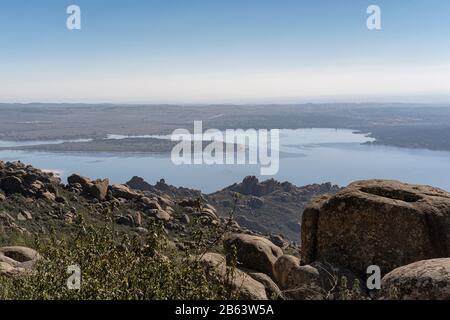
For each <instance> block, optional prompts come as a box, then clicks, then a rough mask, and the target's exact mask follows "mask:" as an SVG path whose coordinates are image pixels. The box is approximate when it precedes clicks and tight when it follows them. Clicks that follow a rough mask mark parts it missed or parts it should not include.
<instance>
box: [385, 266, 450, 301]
mask: <svg viewBox="0 0 450 320" xmlns="http://www.w3.org/2000/svg"><path fill="white" fill-rule="evenodd" d="M381 289H382V296H383V298H385V299H402V300H450V258H446V259H431V260H423V261H418V262H415V263H412V264H409V265H406V266H403V267H400V268H397V269H395V270H393V271H391V272H389V273H388V274H387V275H386V276H385V277H384V278H383V280H382V283H381Z"/></svg>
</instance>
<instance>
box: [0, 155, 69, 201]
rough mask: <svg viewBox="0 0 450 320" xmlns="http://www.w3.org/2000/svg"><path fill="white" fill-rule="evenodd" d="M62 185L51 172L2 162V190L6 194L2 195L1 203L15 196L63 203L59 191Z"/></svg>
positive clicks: (0, 182) (0, 183) (0, 197)
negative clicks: (58, 187) (6, 198)
mask: <svg viewBox="0 0 450 320" xmlns="http://www.w3.org/2000/svg"><path fill="white" fill-rule="evenodd" d="M60 183H61V181H60V179H59V178H58V177H56V176H55V175H54V174H53V173H51V172H43V171H41V170H39V169H35V168H33V167H31V166H27V165H25V164H23V163H21V162H20V161H17V162H6V163H5V162H2V161H0V190H2V192H3V193H4V194H1V193H0V194H1V195H0V201H4V200H5V197H6V196H9V195H13V194H21V195H23V196H25V197H32V198H43V199H47V200H49V201H61V200H62V199H61V198H60V197H59V196H58V189H57V186H58V185H59V184H60Z"/></svg>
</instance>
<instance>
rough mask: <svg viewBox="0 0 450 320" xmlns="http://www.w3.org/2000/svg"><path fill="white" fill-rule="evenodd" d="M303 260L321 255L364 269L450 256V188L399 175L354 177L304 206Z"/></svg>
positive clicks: (385, 269)
mask: <svg viewBox="0 0 450 320" xmlns="http://www.w3.org/2000/svg"><path fill="white" fill-rule="evenodd" d="M301 242H302V244H301V247H302V248H301V263H302V264H310V263H312V262H314V261H316V260H319V261H327V262H330V263H332V264H333V265H339V266H342V267H346V268H348V269H350V270H352V271H355V272H357V273H359V274H363V273H365V272H366V270H367V267H368V266H370V265H378V266H379V267H380V268H381V270H382V272H383V273H387V272H389V271H391V270H393V269H395V268H397V267H400V266H403V265H406V264H409V263H412V262H414V261H419V260H425V259H432V258H440V257H449V256H450V193H448V192H445V191H443V190H440V189H437V188H433V187H428V186H417V185H409V184H404V183H400V182H397V181H385V180H370V181H358V182H355V183H352V184H351V185H349V186H348V187H347V188H345V189H344V190H342V191H340V192H339V193H337V194H336V195H335V196H331V197H330V196H325V197H321V198H318V199H316V200H315V201H313V202H312V203H311V204H310V205H309V206H308V207H307V208H306V209H305V211H304V214H303V218H302V234H301Z"/></svg>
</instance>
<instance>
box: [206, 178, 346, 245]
mask: <svg viewBox="0 0 450 320" xmlns="http://www.w3.org/2000/svg"><path fill="white" fill-rule="evenodd" d="M339 190H340V188H339V187H338V186H335V185H332V184H331V183H324V184H311V185H307V186H301V187H298V186H295V185H293V184H291V183H289V182H278V181H276V180H273V179H270V180H266V181H259V180H258V179H257V178H256V177H246V178H245V179H244V180H243V181H242V182H241V183H235V184H233V185H231V186H229V187H227V188H225V189H223V190H220V191H217V192H214V193H213V194H210V195H208V196H206V198H207V200H208V202H209V203H210V204H212V205H214V206H215V207H216V208H217V210H218V212H219V213H221V212H222V213H228V212H230V211H231V210H233V211H234V216H235V219H236V222H238V223H239V225H240V226H242V227H245V228H247V229H249V230H251V231H253V232H259V233H262V234H283V236H284V237H285V239H286V240H289V243H288V245H291V247H292V248H293V249H296V248H295V247H297V245H296V243H294V242H298V239H299V236H300V225H299V221H300V219H301V214H302V212H303V209H304V208H305V206H306V204H307V203H308V202H309V201H310V200H311V198H312V197H314V196H318V195H322V194H335V193H336V192H337V191H339ZM236 193H238V194H239V197H238V198H237V200H236V197H235V195H236Z"/></svg>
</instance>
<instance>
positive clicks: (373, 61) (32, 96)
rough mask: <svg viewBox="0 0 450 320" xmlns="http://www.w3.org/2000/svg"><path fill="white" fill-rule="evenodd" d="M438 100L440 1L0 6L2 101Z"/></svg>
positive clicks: (448, 46) (443, 33)
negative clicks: (372, 22)
mask: <svg viewBox="0 0 450 320" xmlns="http://www.w3.org/2000/svg"><path fill="white" fill-rule="evenodd" d="M70 4H76V5H79V6H80V7H81V12H82V29H81V30H80V31H69V30H67V28H66V19H67V17H68V15H67V14H66V8H67V6H68V5H70ZM370 4H377V5H379V6H380V7H381V10H382V30H380V31H369V30H368V29H367V27H366V19H367V14H366V9H367V7H368V6H369V5H370ZM447 98H448V100H449V101H450V1H448V0H386V1H382V0H371V1H366V0H339V1H337V0H308V1H301V0H220V1H219V0H158V1H156V0H147V1H143V0H128V1H114V0H109V1H106V0H72V1H64V0H58V1H55V0H44V1H42V0H28V1H27V0H1V1H0V100H1V101H38V100H39V101H74V102H77V101H93V102H113V101H117V102H228V101H230V102H248V101H268V102H269V101H270V102H276V101H280V102H283V101H306V100H311V101H315V100H336V101H337V100H358V99H359V100H376V99H387V100H389V99H391V100H408V101H412V100H414V99H424V100H426V99H429V100H430V101H431V100H433V101H437V100H443V99H447Z"/></svg>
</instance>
